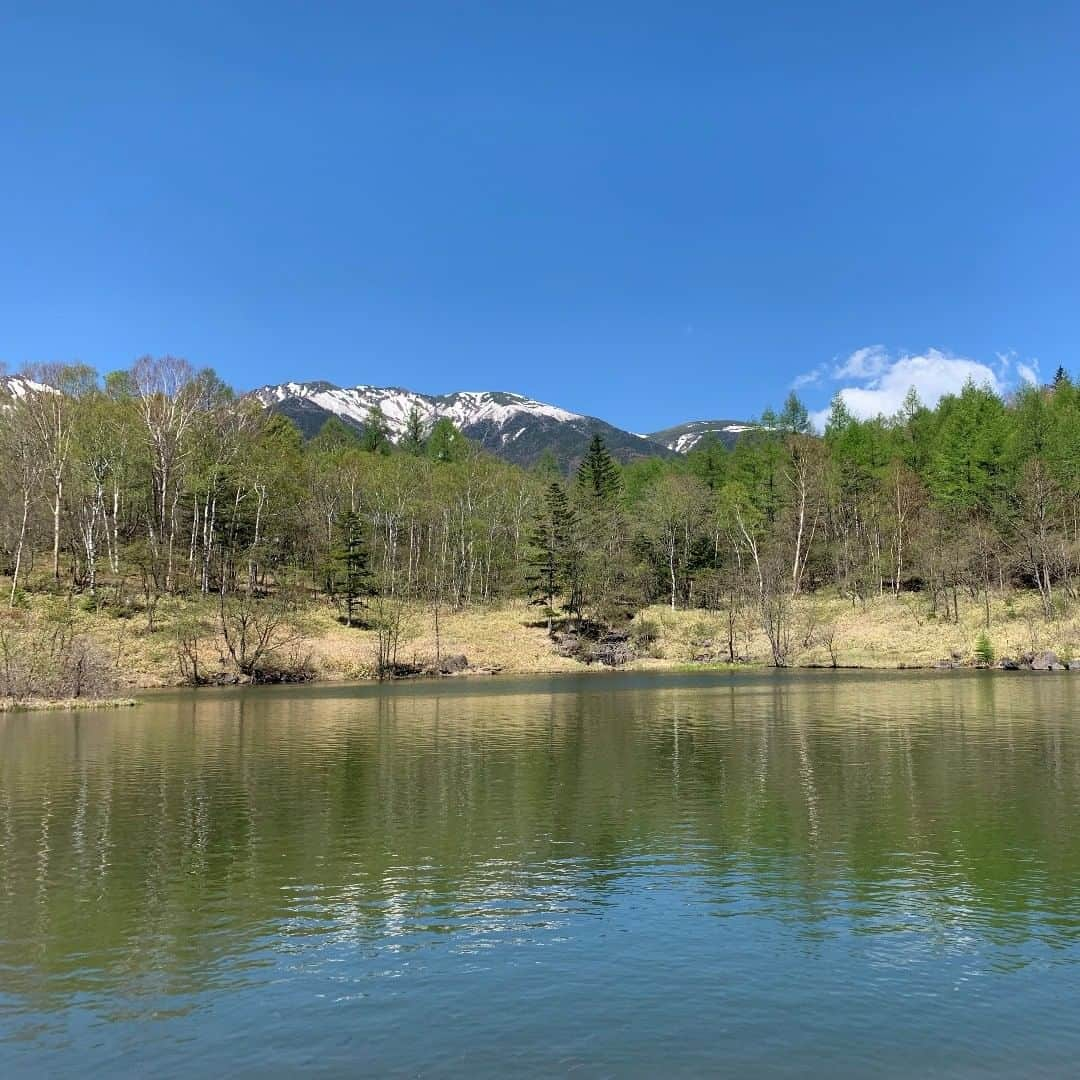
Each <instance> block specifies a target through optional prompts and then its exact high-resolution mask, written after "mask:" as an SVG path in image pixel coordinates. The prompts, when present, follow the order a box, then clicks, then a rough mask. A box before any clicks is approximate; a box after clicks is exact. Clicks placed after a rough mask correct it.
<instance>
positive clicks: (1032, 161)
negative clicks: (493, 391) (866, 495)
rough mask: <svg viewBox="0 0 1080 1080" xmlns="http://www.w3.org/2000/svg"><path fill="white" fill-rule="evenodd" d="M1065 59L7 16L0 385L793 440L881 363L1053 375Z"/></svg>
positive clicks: (957, 25)
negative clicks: (798, 412)
mask: <svg viewBox="0 0 1080 1080" xmlns="http://www.w3.org/2000/svg"><path fill="white" fill-rule="evenodd" d="M1078 31H1080V6H1077V5H1075V4H1068V3H1060V4H1040V3H1023V4H1021V3H1014V4H998V3H994V2H993V0H987V2H984V3H981V4H973V3H949V2H944V3H891V4H880V3H874V4H866V3H862V2H860V3H827V2H821V3H808V2H805V0H804V2H798V3H789V4H770V3H765V2H758V3H744V4H725V3H721V2H712V3H702V4H691V3H677V2H676V3H671V2H667V3H635V2H633V0H618V2H612V3H599V2H593V3H590V2H588V0H575V2H571V3H553V2H546V3H542V4H535V3H529V4H526V3H523V2H513V0H507V2H503V3H468V2H465V3H456V4H450V3H445V4H440V3H407V2H399V0H395V2H392V3H378V4H376V3H368V4H365V3H359V2H354V3H341V4H333V3H316V2H308V3H299V2H298V3H290V4H283V3H274V2H271V0H262V2H260V3H252V4H238V3H232V4H226V3H215V4H203V3H182V4H163V3H145V2H142V3H138V4H131V5H118V4H113V3H108V2H100V3H93V4H89V3H77V4H58V3H49V2H47V0H40V2H34V3H18V4H13V3H8V2H5V0H0V101H2V102H3V105H2V107H0V191H2V195H3V197H2V199H0V359H2V360H3V361H5V362H6V363H7V365H8V367H9V368H11V369H14V368H17V367H18V366H19V365H21V364H23V363H25V362H27V361H32V360H45V359H56V360H64V359H81V360H85V361H87V362H89V363H92V364H95V365H96V366H99V367H101V368H103V369H108V368H114V367H120V366H125V365H126V364H128V363H130V362H131V361H132V360H133V359H134V358H135V357H136V356H138V355H140V354H142V353H147V352H150V353H163V352H172V353H174V354H179V355H184V356H186V357H188V358H189V359H190V360H192V361H193V362H195V363H197V364H199V365H204V364H206V365H211V366H213V367H215V368H217V369H218V370H219V371H220V372H221V373H222V375H223V376H224V377H225V378H226V379H228V380H229V381H230V382H232V383H233V384H234V385H236V386H238V387H240V388H249V387H252V386H256V385H260V384H262V383H265V382H270V381H280V380H285V379H312V378H320V377H321V378H326V379H329V380H331V381H334V382H338V383H344V384H355V383H357V382H368V383H376V384H393V385H403V386H408V387H411V388H413V389H418V390H427V391H433V392H440V391H447V390H451V389H457V388H464V389H479V388H485V389H486V388H503V389H513V390H519V391H521V392H523V393H527V394H531V395H533V396H536V397H538V398H541V399H544V400H548V401H554V402H557V403H558V404H560V405H564V406H566V407H568V408H573V409H577V410H580V411H584V412H590V413H594V414H599V415H601V416H603V417H604V418H606V419H610V420H612V421H613V422H616V423H619V424H622V425H624V426H627V427H630V428H633V429H635V430H650V429H653V428H658V427H661V426H664V425H667V424H670V423H674V422H676V421H679V420H683V419H688V418H694V417H705V416H709V417H711V416H722V417H725V416H735V417H739V416H746V415H754V414H757V413H759V412H760V411H761V410H762V409H763V408H764V407H766V406H767V405H770V404H775V403H779V402H780V401H781V400H782V398H783V396H784V394H785V393H786V392H787V390H788V388H789V387H790V385H791V384H792V381H793V380H795V379H796V378H797V377H798V376H800V375H803V376H805V378H804V379H803V380H802V382H803V392H804V395H805V397H806V399H807V401H808V402H809V403H810V404H811V406H813V407H815V408H816V407H821V406H822V405H824V404H825V403H827V401H828V398H829V396H830V395H831V394H832V393H833V392H834V391H835V390H836V389H837V388H838V387H840V386H846V385H849V384H850V385H853V386H861V387H863V388H864V389H865V388H868V389H869V391H870V392H871V393H874V392H876V390H877V389H880V388H881V387H882V386H884V385H885V380H888V379H889V378H892V380H893V382H897V383H898V382H902V381H903V380H904V379H906V378H907V374H906V373H905V372H906V369H905V371H904V372H901V373H900V374H897V373H896V372H895V371H894V367H895V365H896V364H901V365H902V364H909V365H910V364H911V363H912V362H914V365H915V369H918V370H922V369H921V368H919V364H920V363H922V364H924V365H925V364H928V365H929V369H930V371H931V375H932V376H933V378H934V379H938V381H941V380H942V379H944V380H945V383H946V384H948V380H949V379H950V378H952V377H953V375H954V374H955V372H954V371H953V369H952V368H950V367H949V366H948V365H950V364H953V363H954V362H959V360H958V359H957V358H962V359H963V360H964V362H966V363H968V364H976V365H983V366H985V367H986V368H988V369H992V370H993V371H994V372H995V377H997V378H999V380H1000V383H1001V385H1003V386H1005V385H1008V384H1009V383H1010V382H1014V381H1015V380H1016V379H1017V378H1018V377H1019V376H1018V375H1017V371H1018V370H1021V369H1020V368H1019V367H1018V365H1020V364H1024V365H1028V366H1030V367H1035V365H1036V363H1038V364H1040V365H1041V369H1042V373H1043V375H1044V376H1045V375H1046V374H1047V373H1048V371H1049V372H1052V371H1053V368H1054V367H1056V365H1057V364H1058V363H1063V364H1065V366H1066V367H1069V368H1071V369H1073V370H1076V369H1077V367H1078V366H1080V365H1078V363H1077V354H1078V348H1077V345H1078V337H1080V334H1078V316H1080V302H1078V301H1080V290H1078V285H1080V260H1078V258H1077V253H1078V252H1080V208H1078V206H1077V202H1078V199H1080V140H1078V139H1077V125H1078V123H1080V121H1078V116H1080V94H1078V90H1080V63H1078V61H1077V57H1078V55H1080V33H1078ZM872 346H879V347H880V348H878V349H876V350H871V351H870V352H867V353H864V354H860V353H857V352H856V351H857V350H861V349H869V348H870V347H872ZM930 350H938V351H937V352H932V351H930ZM853 353H855V354H856V357H860V356H861V357H863V359H855V360H850V359H849V358H850V357H851V356H852V354H853ZM999 355H1006V356H1007V359H1006V361H1004V362H1003V361H1000V360H998V359H996V358H997V357H998V356H999ZM866 357H869V358H870V360H869V361H866V362H864V360H865V358H866ZM942 365H944V367H943V366H942ZM957 370H959V369H957ZM807 373H810V374H809V375H808V374H807ZM932 382H933V380H932V379H931V382H930V383H927V385H928V386H929V385H931V383H932ZM933 385H936V383H933ZM890 400H891V399H890Z"/></svg>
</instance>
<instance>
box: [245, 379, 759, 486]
mask: <svg viewBox="0 0 1080 1080" xmlns="http://www.w3.org/2000/svg"><path fill="white" fill-rule="evenodd" d="M251 396H252V397H253V398H255V399H256V400H257V401H259V402H261V403H262V404H263V405H264V406H266V407H267V408H269V409H273V410H274V411H275V412H279V413H282V414H283V415H285V416H288V417H289V418H290V419H292V420H293V421H294V422H295V423H296V424H297V425H298V426H299V427H300V429H301V430H302V431H303V432H304V433H305V434H306V435H308V436H311V435H314V434H315V433H316V432H317V431H318V430H319V429H320V428H321V427H322V425H323V424H324V423H325V422H326V419H327V418H328V417H329V416H337V417H339V418H340V419H341V420H343V421H344V422H345V423H347V424H349V425H351V426H352V427H355V428H358V429H360V428H363V426H364V425H365V423H366V422H367V419H368V416H369V414H370V412H371V410H372V409H373V408H377V409H379V411H380V412H381V413H382V415H383V417H384V418H385V422H386V427H387V431H388V434H389V436H390V439H391V440H392V441H394V442H397V441H398V440H399V439H400V438H401V437H402V435H403V434H404V433H405V429H406V425H407V423H408V419H409V415H410V414H411V413H412V412H413V410H415V411H416V412H417V413H418V414H419V416H420V418H421V420H422V421H423V422H424V424H425V426H426V427H428V428H430V427H431V426H432V425H433V424H434V423H435V422H436V421H437V420H440V419H443V418H445V419H448V420H450V421H451V422H452V423H453V424H454V426H455V427H457V428H458V429H459V430H460V431H461V432H462V433H463V434H464V435H466V436H468V437H469V438H470V439H472V440H473V441H474V442H476V443H478V444H479V445H480V446H482V447H484V448H485V449H486V450H489V451H491V452H492V453H494V454H497V455H498V456H499V457H502V458H505V459H507V460H508V461H513V462H515V463H517V464H519V465H525V466H530V465H534V464H536V462H538V461H539V460H540V459H541V458H542V457H543V456H544V455H545V454H546V453H548V452H550V453H551V454H553V455H554V457H555V459H556V461H557V462H558V463H559V465H560V466H561V467H562V468H563V469H564V470H569V469H571V468H573V467H575V466H576V464H577V462H578V461H579V460H580V459H581V457H582V456H583V455H584V453H585V449H586V447H587V446H588V444H589V441H590V440H591V439H592V437H593V435H595V434H600V435H601V436H603V439H604V442H605V443H606V444H607V447H608V449H609V450H610V451H611V453H612V455H613V456H614V457H615V458H617V459H618V460H620V461H624V462H625V461H631V460H633V459H635V458H641V457H671V456H673V455H674V454H675V453H677V452H683V453H685V452H686V450H689V449H690V448H691V445H682V444H679V445H672V444H670V443H669V442H668V441H665V440H664V439H661V438H660V435H665V434H667V432H661V433H658V434H657V435H639V434H637V433H635V432H632V431H626V430H624V429H622V428H618V427H615V426H614V425H612V424H609V423H607V422H605V421H603V420H600V419H598V418H597V417H595V416H585V415H583V414H582V413H576V412H571V411H570V410H569V409H563V408H561V407H560V406H558V405H550V404H548V403H547V402H543V401H537V400H536V399H534V398H530V397H526V396H525V395H523V394H516V393H512V392H511V391H507V390H455V391H454V392H453V393H449V394H421V393H417V392H416V391H414V390H407V389H404V388H402V387H393V386H387V387H379V386H368V385H365V384H362V383H361V384H358V385H357V386H348V387H340V386H335V385H334V384H333V383H328V382H324V381H321V380H316V381H311V382H287V383H279V384H277V385H271V386H263V387H260V388H259V389H258V390H255V391H253V392H252V394H251ZM718 423H719V424H728V425H729V426H730V427H731V428H732V429H733V430H734V429H735V428H738V429H739V430H745V428H746V426H747V425H741V426H740V425H739V424H738V422H737V421H695V422H694V424H691V425H683V426H684V427H688V428H696V427H697V426H699V425H706V426H707V425H712V424H718ZM674 430H675V429H668V431H674ZM706 433H707V432H705V431H703V432H702V435H701V436H699V438H700V437H703V436H704V434H706ZM729 437H731V438H734V435H729ZM674 441H675V443H678V437H677V436H676V437H675V440H674ZM696 441H697V440H696V439H693V440H690V443H691V444H692V442H696ZM686 442H687V440H684V443H686Z"/></svg>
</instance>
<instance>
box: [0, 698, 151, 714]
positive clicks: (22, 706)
mask: <svg viewBox="0 0 1080 1080" xmlns="http://www.w3.org/2000/svg"><path fill="white" fill-rule="evenodd" d="M133 705H138V702H137V701H136V700H135V699H134V698H62V699H60V700H58V701H48V700H46V699H44V698H30V699H29V700H28V701H0V713H11V712H47V711H49V710H52V709H65V710H70V709H126V708H130V707H131V706H133Z"/></svg>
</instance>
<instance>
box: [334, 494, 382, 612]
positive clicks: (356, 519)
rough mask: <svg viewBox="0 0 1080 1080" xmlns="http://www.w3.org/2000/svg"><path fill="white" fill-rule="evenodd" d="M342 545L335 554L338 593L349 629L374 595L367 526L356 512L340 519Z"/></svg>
mask: <svg viewBox="0 0 1080 1080" xmlns="http://www.w3.org/2000/svg"><path fill="white" fill-rule="evenodd" d="M337 532H338V542H337V546H336V547H335V548H334V551H333V553H332V559H333V574H334V586H335V591H336V592H337V593H338V594H339V595H340V597H341V599H342V600H343V601H344V602H345V625H346V626H352V625H353V613H354V611H355V610H356V608H357V606H358V605H360V604H362V603H363V598H364V597H365V596H370V595H371V594H372V591H373V590H372V585H371V566H370V557H369V553H368V546H367V538H366V537H365V536H364V523H363V520H362V519H361V517H360V515H359V514H357V513H356V512H355V511H352V510H347V511H346V512H345V513H343V514H342V515H341V517H340V518H339V519H338V526H337Z"/></svg>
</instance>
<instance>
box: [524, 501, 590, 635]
mask: <svg viewBox="0 0 1080 1080" xmlns="http://www.w3.org/2000/svg"><path fill="white" fill-rule="evenodd" d="M577 532H578V518H577V515H576V514H575V513H574V510H573V507H572V506H571V505H570V500H569V499H568V498H567V496H566V492H565V490H564V489H563V486H562V484H560V483H559V482H558V481H552V483H550V484H549V485H548V487H547V490H546V491H545V493H544V502H543V504H542V505H541V508H540V512H539V513H538V514H537V517H536V521H535V523H534V525H533V528H532V531H531V532H530V534H529V553H528V556H527V560H528V571H527V573H526V580H527V583H528V585H529V593H530V595H531V596H533V597H535V598H536V600H537V601H539V602H541V603H542V604H543V605H544V609H545V614H546V616H547V628H548V633H549V634H550V633H551V629H552V619H553V617H554V613H555V599H556V597H557V596H558V595H559V594H560V593H561V594H562V595H563V598H564V603H563V606H564V607H565V609H566V610H567V611H569V612H570V613H571V614H572V615H580V613H581V554H580V550H579V547H578V540H577Z"/></svg>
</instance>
